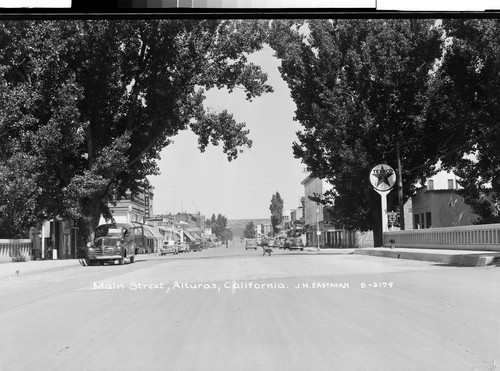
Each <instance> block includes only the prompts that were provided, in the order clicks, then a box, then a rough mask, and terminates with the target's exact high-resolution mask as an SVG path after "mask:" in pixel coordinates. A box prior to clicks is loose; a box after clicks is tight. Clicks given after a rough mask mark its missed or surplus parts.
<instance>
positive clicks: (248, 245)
mask: <svg viewBox="0 0 500 371" xmlns="http://www.w3.org/2000/svg"><path fill="white" fill-rule="evenodd" d="M257 246H258V243H257V239H256V238H247V239H246V240H245V250H248V249H254V250H257Z"/></svg>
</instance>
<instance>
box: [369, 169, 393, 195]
mask: <svg viewBox="0 0 500 371" xmlns="http://www.w3.org/2000/svg"><path fill="white" fill-rule="evenodd" d="M370 182H371V183H372V186H373V188H375V190H376V191H379V192H386V191H390V190H391V189H392V187H394V183H396V173H395V172H394V170H393V168H392V167H390V166H389V165H386V164H381V165H377V166H375V167H374V168H373V169H372V171H371V173H370Z"/></svg>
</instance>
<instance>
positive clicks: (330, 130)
mask: <svg viewBox="0 0 500 371" xmlns="http://www.w3.org/2000/svg"><path fill="white" fill-rule="evenodd" d="M304 30H306V31H304ZM441 35H442V31H441V29H440V28H439V27H437V26H434V21H433V20H418V19H407V20H404V19H396V20H395V19H362V20H356V19H342V20H326V19H314V20H308V21H303V20H281V21H276V22H273V24H272V30H271V37H270V40H271V41H270V43H271V46H272V47H273V48H274V49H275V51H276V55H277V57H278V58H279V59H281V61H282V62H281V67H280V71H281V74H282V76H283V78H284V79H285V81H286V82H287V83H288V86H289V87H290V90H291V96H292V98H293V100H294V101H295V103H296V105H297V110H296V112H295V119H296V120H297V121H299V122H300V123H301V125H302V126H303V130H302V131H300V132H298V133H297V137H298V141H297V142H295V143H294V145H293V150H294V155H295V157H297V158H300V159H302V161H303V162H304V163H305V164H306V165H307V168H308V170H309V171H311V175H312V176H314V177H319V178H322V179H325V180H327V181H328V182H329V183H331V184H332V185H333V189H332V191H330V192H327V193H326V194H325V197H324V198H323V199H322V200H321V201H322V203H323V204H325V205H334V213H333V216H332V219H333V221H334V223H335V224H337V225H339V226H344V227H345V228H349V229H360V230H369V229H373V230H374V231H378V229H379V227H380V226H381V221H380V201H379V200H380V197H379V195H378V194H377V193H375V192H374V191H373V190H372V187H371V185H370V183H369V173H370V169H371V168H373V166H375V165H377V164H379V163H387V164H389V165H391V166H392V167H393V168H396V155H395V153H396V145H397V144H398V143H399V144H400V146H401V161H402V163H403V168H402V172H403V185H404V189H403V191H404V192H403V193H404V196H405V200H406V199H407V198H408V197H409V196H410V195H412V194H413V192H414V187H415V184H416V183H417V182H418V181H419V180H423V179H425V177H427V176H430V175H432V174H433V171H434V169H433V167H432V164H434V163H435V162H436V161H437V159H438V158H437V157H436V151H435V147H436V146H439V145H440V143H441V142H442V141H443V138H442V137H441V136H440V134H439V133H440V132H441V130H440V128H439V127H438V125H433V126H429V124H428V122H427V121H426V120H425V115H426V108H427V106H428V104H429V96H428V91H429V84H430V80H431V76H432V71H433V70H434V68H435V66H436V60H438V59H439V58H440V56H441V51H442V43H443V41H442V38H441ZM435 130H438V137H435V136H434V133H435ZM410 139H411V140H410ZM445 139H446V138H445ZM394 193H395V192H391V194H390V195H389V200H388V202H389V207H394V202H393V201H394V200H395V199H397V195H394ZM375 237H376V238H380V235H379V236H378V237H377V235H376V236H375Z"/></svg>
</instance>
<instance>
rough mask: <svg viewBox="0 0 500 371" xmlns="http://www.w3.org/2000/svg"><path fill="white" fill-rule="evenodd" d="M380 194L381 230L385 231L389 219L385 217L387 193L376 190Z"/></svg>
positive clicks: (387, 228) (387, 227)
mask: <svg viewBox="0 0 500 371" xmlns="http://www.w3.org/2000/svg"><path fill="white" fill-rule="evenodd" d="M377 193H378V194H379V195H380V203H381V205H382V232H387V231H388V230H389V221H388V219H387V193H388V192H381V191H377Z"/></svg>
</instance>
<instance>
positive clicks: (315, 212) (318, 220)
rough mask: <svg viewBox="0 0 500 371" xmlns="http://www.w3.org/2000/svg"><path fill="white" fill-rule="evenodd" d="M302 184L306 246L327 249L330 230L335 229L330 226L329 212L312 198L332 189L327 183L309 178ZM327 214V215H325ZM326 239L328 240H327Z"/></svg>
mask: <svg viewBox="0 0 500 371" xmlns="http://www.w3.org/2000/svg"><path fill="white" fill-rule="evenodd" d="M301 184H302V185H303V186H304V209H303V210H304V232H305V233H306V245H307V246H313V247H320V248H321V247H325V243H326V241H327V239H326V238H327V236H325V233H326V232H327V231H328V230H329V229H334V228H333V226H331V225H330V224H329V221H328V217H327V215H328V214H327V210H326V209H325V207H324V206H323V205H322V204H320V203H318V202H316V201H312V200H311V199H310V197H315V196H322V195H323V194H324V193H325V192H326V191H327V190H329V189H331V185H329V184H328V183H327V182H326V181H324V180H323V179H319V178H313V177H310V176H308V177H307V178H306V179H304V180H303V181H302V182H301ZM325 214H326V215H325ZM325 237H326V238H325Z"/></svg>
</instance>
